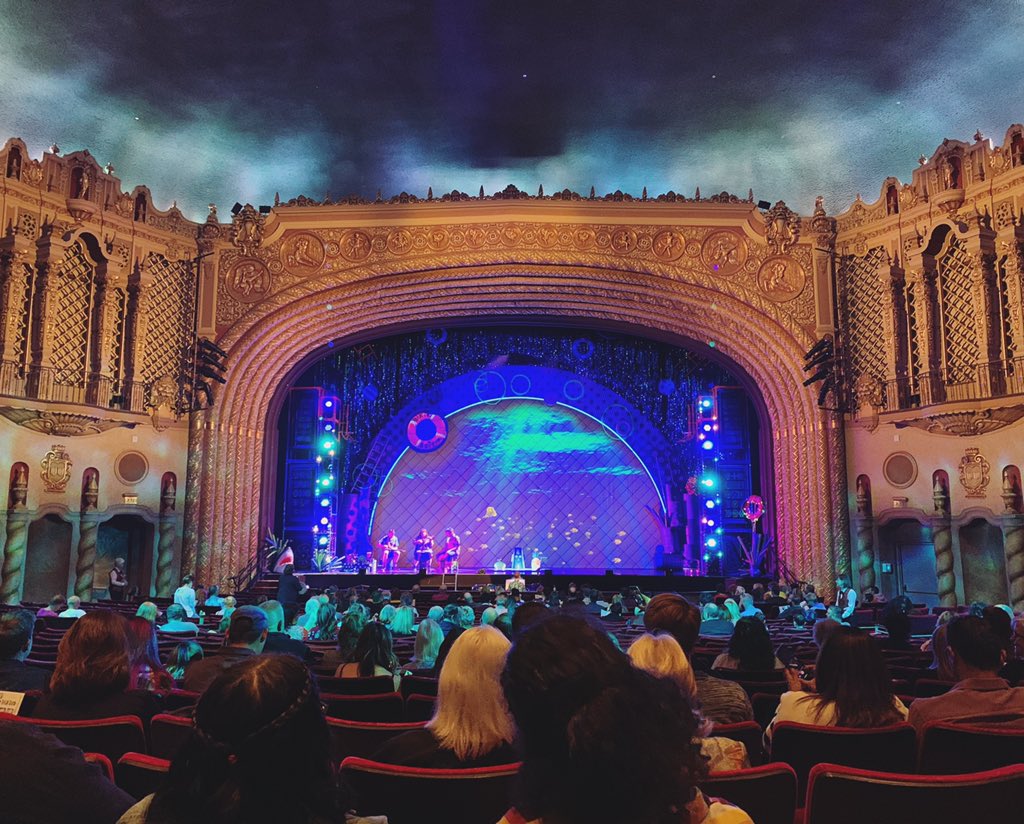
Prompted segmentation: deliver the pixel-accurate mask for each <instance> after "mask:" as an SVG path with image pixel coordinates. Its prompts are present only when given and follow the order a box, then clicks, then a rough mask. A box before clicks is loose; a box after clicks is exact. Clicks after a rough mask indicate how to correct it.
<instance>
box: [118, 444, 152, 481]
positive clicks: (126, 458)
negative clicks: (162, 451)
mask: <svg viewBox="0 0 1024 824" xmlns="http://www.w3.org/2000/svg"><path fill="white" fill-rule="evenodd" d="M114 474H115V475H116V476H117V479H118V480H119V481H120V482H121V483H123V484H128V485H129V486H132V485H134V484H137V483H139V481H142V480H143V479H145V477H146V476H147V475H148V474H149V461H148V460H146V456H145V455H144V454H142V453H141V452H136V451H135V450H130V451H128V452H122V453H121V454H120V455H118V456H117V460H116V461H115V462H114Z"/></svg>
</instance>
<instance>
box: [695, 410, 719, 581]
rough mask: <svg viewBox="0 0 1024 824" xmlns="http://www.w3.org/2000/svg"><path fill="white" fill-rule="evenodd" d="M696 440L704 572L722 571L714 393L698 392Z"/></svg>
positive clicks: (717, 572)
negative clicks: (698, 446)
mask: <svg viewBox="0 0 1024 824" xmlns="http://www.w3.org/2000/svg"><path fill="white" fill-rule="evenodd" d="M697 443H698V444H699V445H700V474H699V475H698V492H700V495H701V507H702V509H701V516H700V538H701V545H702V548H703V549H702V555H701V558H702V559H703V561H704V573H705V574H712V572H714V574H717V575H721V574H722V573H723V570H722V557H723V552H722V525H721V516H720V511H719V510H720V508H721V505H722V493H721V482H720V479H719V477H718V459H719V455H718V451H719V450H718V403H717V399H716V398H715V396H714V395H713V394H711V395H698V396H697Z"/></svg>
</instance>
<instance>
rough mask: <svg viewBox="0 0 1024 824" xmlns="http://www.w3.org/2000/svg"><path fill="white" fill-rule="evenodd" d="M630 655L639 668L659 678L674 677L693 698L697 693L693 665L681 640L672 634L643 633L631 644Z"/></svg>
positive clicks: (634, 664)
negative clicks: (680, 644)
mask: <svg viewBox="0 0 1024 824" xmlns="http://www.w3.org/2000/svg"><path fill="white" fill-rule="evenodd" d="M629 657H630V660H632V662H633V666H635V667H636V668H637V669H642V670H644V671H645V672H649V673H650V674H651V675H657V676H658V677H659V678H670V679H672V680H673V681H675V682H676V683H677V684H679V686H680V687H682V689H683V692H685V693H686V694H687V695H688V696H689V697H690V698H691V699H692V698H694V697H695V696H696V695H697V682H696V680H695V679H694V677H693V667H691V666H690V662H689V660H688V659H687V657H686V653H685V652H683V648H682V647H681V646H679V642H678V641H677V640H676V639H675V638H673V637H672V636H671V635H668V634H666V633H662V634H660V635H651V633H649V632H648V633H645V634H643V635H641V636H640V637H639V638H637V639H636V640H635V641H634V642H633V643H632V644H630V645H629Z"/></svg>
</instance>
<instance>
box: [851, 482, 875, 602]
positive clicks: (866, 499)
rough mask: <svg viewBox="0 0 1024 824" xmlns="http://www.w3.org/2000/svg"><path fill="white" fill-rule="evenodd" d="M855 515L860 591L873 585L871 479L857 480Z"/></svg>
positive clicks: (873, 525)
mask: <svg viewBox="0 0 1024 824" xmlns="http://www.w3.org/2000/svg"><path fill="white" fill-rule="evenodd" d="M856 491H857V515H856V517H855V518H854V531H855V541H856V544H857V576H858V579H859V582H860V590H861V591H862V592H863V591H864V590H865V589H867V588H868V587H873V586H874V585H875V519H874V517H873V515H872V507H871V479H870V478H868V476H867V475H861V476H859V477H858V478H857V490H856Z"/></svg>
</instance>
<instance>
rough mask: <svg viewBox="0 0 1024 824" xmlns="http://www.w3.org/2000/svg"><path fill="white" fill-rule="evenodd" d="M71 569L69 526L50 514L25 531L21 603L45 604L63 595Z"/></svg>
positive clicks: (65, 591) (66, 588) (66, 589)
mask: <svg viewBox="0 0 1024 824" xmlns="http://www.w3.org/2000/svg"><path fill="white" fill-rule="evenodd" d="M70 569H71V524H69V523H68V522H67V521H65V520H64V519H63V518H61V517H60V516H58V515H54V514H53V513H50V514H48V515H43V516H42V517H41V518H37V519H36V520H34V521H33V522H32V523H31V524H29V527H28V547H27V549H26V551H25V579H24V581H25V582H24V587H23V589H22V595H21V600H22V601H34V602H41V601H47V600H49V599H50V598H52V597H53V596H54V595H56V594H57V593H60V594H61V595H65V594H67V591H68V573H69V572H70Z"/></svg>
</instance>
